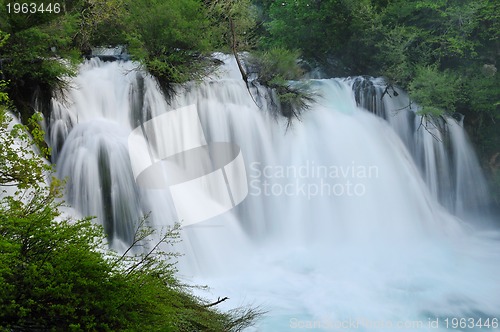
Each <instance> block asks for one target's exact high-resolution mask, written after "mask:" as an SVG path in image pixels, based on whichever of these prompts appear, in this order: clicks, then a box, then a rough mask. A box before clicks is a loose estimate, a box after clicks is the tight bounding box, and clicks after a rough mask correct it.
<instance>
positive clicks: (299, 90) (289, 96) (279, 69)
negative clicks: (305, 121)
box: [249, 48, 314, 125]
mask: <svg viewBox="0 0 500 332" xmlns="http://www.w3.org/2000/svg"><path fill="white" fill-rule="evenodd" d="M298 58H299V53H298V52H297V51H289V50H287V49H283V48H273V49H270V50H269V51H264V52H256V53H254V54H253V55H252V56H251V57H250V58H249V64H250V68H251V70H252V71H254V72H255V73H256V74H257V76H258V80H259V82H260V83H261V84H263V85H265V86H267V87H269V88H271V89H272V90H273V92H274V93H275V95H276V98H277V101H278V102H279V104H278V105H276V108H277V109H278V111H279V113H280V114H281V115H283V116H285V117H286V118H288V125H290V124H291V121H292V120H293V118H297V119H299V118H300V113H301V112H302V111H304V110H306V109H307V108H309V104H308V103H311V102H312V101H313V100H314V94H313V93H312V92H310V89H309V88H308V86H307V85H306V84H305V83H302V82H300V81H298V80H299V79H300V78H301V77H302V76H303V74H304V72H303V69H302V68H301V67H300V65H299V63H298V60H297V59H298Z"/></svg>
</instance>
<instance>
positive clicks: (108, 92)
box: [49, 59, 500, 331]
mask: <svg viewBox="0 0 500 332" xmlns="http://www.w3.org/2000/svg"><path fill="white" fill-rule="evenodd" d="M226 60H227V62H228V65H226V66H224V68H225V69H226V70H228V71H229V72H228V73H225V74H221V77H218V78H212V79H209V80H207V81H206V82H202V83H196V84H192V85H190V86H188V87H187V88H186V89H184V90H182V91H180V92H179V93H178V95H177V96H176V98H174V100H173V101H172V102H171V104H170V105H168V104H167V103H166V102H165V101H164V99H163V97H162V96H161V94H160V92H159V91H158V89H157V87H156V85H155V83H154V81H153V80H151V78H149V77H148V76H147V75H144V74H141V73H140V72H137V71H135V70H134V69H135V68H134V64H133V63H118V62H112V63H101V62H99V61H98V60H95V59H94V60H91V61H90V62H88V63H86V64H85V65H84V66H82V69H81V73H80V75H79V76H78V77H76V78H75V79H74V81H73V83H72V84H73V85H74V87H75V89H73V90H71V91H70V93H69V94H68V95H67V96H66V97H67V98H66V99H67V100H66V102H61V101H60V100H54V112H53V116H52V119H51V126H50V133H49V134H50V138H49V140H50V143H51V145H52V146H53V147H62V148H60V149H56V156H57V157H56V158H57V160H55V162H56V163H57V169H58V173H59V175H60V176H61V177H68V179H69V181H68V195H67V199H68V201H69V203H71V204H72V205H73V206H74V207H75V208H77V209H78V210H79V211H80V212H81V213H82V214H90V215H96V216H97V217H98V222H101V223H103V224H104V225H105V228H106V229H107V230H108V232H109V233H110V234H112V236H111V237H110V238H111V239H112V240H113V242H112V244H113V246H114V247H115V248H117V249H120V248H121V247H123V246H125V245H126V243H127V242H129V241H130V237H131V229H132V228H133V225H134V222H135V221H136V220H137V219H138V218H139V216H140V215H142V214H143V213H145V212H147V211H151V218H150V222H151V223H152V224H153V225H157V226H158V227H161V226H162V225H169V224H173V222H175V221H177V220H175V218H176V217H175V213H173V206H172V203H171V198H170V194H169V192H168V190H148V189H144V188H141V187H139V186H137V185H136V184H135V181H134V178H133V175H132V172H131V169H130V160H129V155H128V147H127V137H128V135H129V134H130V132H131V131H132V130H133V129H134V127H135V126H136V125H139V124H140V123H141V122H144V121H146V120H148V119H151V118H154V117H155V116H157V115H159V114H162V113H164V112H166V111H168V110H173V109H177V108H178V107H181V106H187V105H192V104H195V105H196V106H197V108H198V114H199V117H200V120H201V125H202V127H203V130H204V133H205V136H206V140H207V141H212V142H220V141H223V142H232V143H235V144H237V145H238V146H239V147H240V148H241V151H242V153H243V156H244V159H245V162H246V170H247V177H248V183H249V195H248V196H247V198H246V199H245V201H243V202H242V203H241V204H240V205H239V206H237V207H236V208H235V209H233V210H232V211H230V212H228V213H225V214H223V215H221V216H219V217H216V218H213V219H211V220H208V221H205V222H203V223H199V224H196V225H193V226H190V227H185V228H183V231H182V236H183V242H182V244H181V245H180V246H179V248H178V250H180V251H181V252H182V253H184V254H185V255H184V257H183V258H182V259H181V261H180V262H179V268H180V275H181V277H182V278H185V279H186V280H188V281H190V282H194V283H201V284H208V285H209V286H210V287H211V288H212V291H211V292H210V293H203V294H201V295H203V296H206V297H210V298H216V297H218V296H228V297H229V298H230V300H228V301H226V302H224V303H222V304H221V306H220V307H221V308H223V309H229V308H233V307H236V306H239V305H242V304H253V305H261V306H262V307H263V308H264V309H266V310H268V311H269V312H268V314H267V315H266V316H265V317H264V318H263V319H262V320H261V321H260V322H259V323H258V324H257V326H256V327H255V330H256V331H287V330H289V329H290V328H291V327H294V326H295V327H298V326H304V325H307V322H308V321H309V322H311V324H313V323H312V321H315V322H316V326H317V327H318V329H324V330H328V329H333V328H334V327H338V324H340V323H342V322H346V321H348V320H354V321H355V320H363V323H360V325H358V328H357V329H353V328H351V329H349V328H347V329H345V328H344V330H359V331H387V330H391V329H389V328H387V327H386V326H383V325H381V324H382V323H381V322H382V321H383V322H384V324H387V322H388V321H391V322H393V324H395V325H396V324H398V322H409V323H407V324H410V325H412V326H413V328H406V329H405V330H410V331H411V330H414V331H430V330H433V331H435V330H443V327H444V324H445V323H444V321H443V319H444V317H445V316H446V317H457V318H479V317H481V318H483V319H485V318H488V317H489V318H490V319H491V318H493V317H497V318H500V283H499V280H500V265H499V264H498V262H499V259H500V242H499V240H500V236H499V234H498V232H497V231H486V230H480V229H479V228H477V227H475V226H474V224H473V223H474V222H475V221H474V220H467V221H462V220H460V219H458V218H456V217H454V216H452V215H451V214H450V213H449V212H448V211H447V210H446V209H445V208H444V207H442V206H441V205H440V204H439V202H438V199H437V198H439V199H441V202H443V204H444V205H445V206H447V207H448V208H449V209H450V211H452V212H453V213H457V214H461V212H464V211H461V210H460V209H462V208H464V209H469V207H468V206H467V205H465V204H464V202H465V201H467V202H470V201H471V199H472V198H468V197H467V196H465V194H464V193H468V194H469V195H470V196H472V197H473V198H474V199H483V198H484V196H480V195H486V194H485V193H483V194H481V192H482V191H483V189H482V187H483V185H484V184H483V181H484V180H483V179H482V175H481V174H480V171H479V168H478V166H477V161H476V159H475V157H474V154H473V151H472V150H471V148H470V146H469V145H468V143H467V140H466V136H465V134H464V132H463V130H462V128H461V127H460V126H459V125H458V124H457V123H453V122H451V120H450V123H451V125H450V126H448V127H447V128H448V132H449V134H448V136H449V140H450V142H451V146H452V147H453V151H454V154H453V155H454V156H456V157H454V158H451V157H450V154H449V153H448V152H446V151H445V149H444V148H443V147H442V145H441V144H440V143H439V142H437V141H436V140H434V139H433V138H432V136H431V135H428V133H427V132H426V131H424V130H418V131H415V130H414V129H415V128H413V130H411V128H410V127H412V126H413V127H414V125H412V126H409V125H408V121H407V120H406V119H405V116H395V117H394V118H392V119H389V122H390V124H389V123H388V122H387V121H385V120H383V119H381V118H379V117H376V116H374V115H373V114H371V113H369V112H367V111H366V110H363V109H360V108H358V107H357V106H356V102H355V98H354V93H353V92H352V89H351V85H352V81H351V80H333V79H332V80H316V81H314V82H312V85H313V86H314V87H315V88H316V89H318V91H319V92H320V93H321V96H322V97H321V98H319V99H318V102H317V104H315V105H313V107H312V108H311V110H310V111H309V112H307V113H305V114H304V116H303V118H302V121H301V122H295V123H294V125H293V126H292V128H291V129H288V130H286V123H285V121H284V120H282V119H275V118H274V117H273V116H272V115H271V113H270V112H269V111H268V110H266V109H258V108H257V107H256V105H255V104H254V102H253V100H252V99H251V98H250V96H249V94H248V92H247V90H246V87H245V85H244V83H243V82H242V81H241V79H240V78H239V76H238V72H237V71H236V70H235V67H234V63H233V62H234V61H232V60H231V59H226ZM254 92H255V91H254ZM259 93H260V96H265V91H264V90H263V89H261V90H259ZM255 94H256V95H257V93H255ZM385 100H388V98H386V99H385ZM405 103H406V101H405V100H404V96H402V95H401V98H399V99H398V98H392V99H390V100H389V101H384V104H385V106H384V107H385V108H386V110H387V109H388V108H392V109H398V108H400V107H399V106H398V105H403V104H405ZM390 110H391V109H388V111H390ZM405 112H406V111H405ZM410 118H411V117H410ZM411 119H414V120H415V121H418V122H419V120H417V118H416V117H414V116H413V118H411ZM398 122H399V124H398ZM405 126H406V127H405ZM392 128H395V129H394V130H393V129H392ZM438 134H439V135H440V134H441V133H440V132H438V133H437V134H436V135H438ZM401 138H402V139H401ZM418 142H421V143H418ZM180 143H181V142H179V144H180ZM412 154H413V155H412ZM132 157H134V156H132ZM415 160H416V161H417V162H418V163H421V164H422V161H424V162H423V165H424V166H423V167H422V166H420V167H419V166H417V165H416V163H415ZM439 168H444V169H445V170H446V169H448V168H449V169H456V170H457V171H456V172H455V171H453V174H455V175H453V176H449V177H448V178H445V179H442V174H443V171H442V169H441V170H440V169H439ZM422 175H423V176H424V178H423V177H422ZM455 179H458V181H455ZM265 181H267V182H265ZM471 183H472V184H471ZM477 187H479V189H478V192H479V194H477V193H474V190H473V189H471V188H477ZM193 195H195V193H193ZM478 195H479V197H478ZM193 197H194V196H193ZM443 197H444V198H443ZM447 202H450V203H449V205H447V204H448V203H447ZM474 206H478V205H477V204H476V205H473V207H474ZM192 208H193V210H195V209H199V208H201V207H200V206H199V205H198V201H197V200H196V199H194V198H193V201H192ZM437 317H439V318H440V321H439V327H440V329H437V328H433V327H429V326H428V325H427V324H428V323H429V319H432V320H433V321H434V320H435V319H436V318H437ZM412 322H413V323H412ZM418 322H421V324H422V326H420V327H416V325H415V324H418ZM337 329H339V328H337ZM393 330H398V329H397V328H393ZM400 330H401V329H400ZM483 330H484V329H483Z"/></svg>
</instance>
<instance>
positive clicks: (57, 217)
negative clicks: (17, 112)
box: [0, 92, 259, 332]
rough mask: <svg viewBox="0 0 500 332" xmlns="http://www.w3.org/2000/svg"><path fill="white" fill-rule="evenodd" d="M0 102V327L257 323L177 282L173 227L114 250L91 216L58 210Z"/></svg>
mask: <svg viewBox="0 0 500 332" xmlns="http://www.w3.org/2000/svg"><path fill="white" fill-rule="evenodd" d="M0 100H2V108H1V109H0V174H1V177H0V190H1V192H0V252H1V255H0V331H27V330H36V331H41V330H43V331H45V330H47V331H49V330H50V331H189V332H191V331H240V330H241V329H242V328H244V327H246V326H248V325H250V324H251V323H252V322H253V321H254V319H255V318H256V317H257V316H258V315H259V313H258V312H257V311H256V310H254V309H251V308H248V309H245V308H240V309H236V310H234V311H231V312H225V313H223V312H219V311H218V310H217V309H215V307H214V306H210V304H208V303H206V302H205V301H203V300H202V299H199V298H197V297H195V296H193V295H191V293H190V292H189V289H188V288H187V287H186V286H183V285H182V284H181V283H180V282H179V281H178V280H177V279H176V278H175V265H174V262H173V261H172V258H175V257H176V255H175V254H172V253H169V252H162V251H161V250H159V247H160V246H159V244H161V245H163V246H168V245H169V244H172V243H174V242H175V241H176V240H177V238H178V229H177V228H175V227H174V228H171V229H168V230H166V231H165V233H164V234H162V236H161V240H160V242H159V243H158V244H150V243H149V242H148V241H147V239H148V238H149V236H151V235H152V234H153V231H152V230H149V229H148V228H145V227H143V225H144V223H139V226H138V228H137V232H136V236H135V241H134V243H133V244H132V245H135V244H140V245H141V246H142V247H146V248H150V249H149V250H147V251H146V252H143V253H137V254H134V255H132V254H130V253H126V255H125V254H124V255H122V256H119V255H117V254H116V253H114V252H110V251H108V250H107V249H105V244H104V239H105V237H104V233H103V230H102V228H101V227H99V226H97V225H95V224H94V223H92V222H91V220H90V219H83V220H72V219H68V218H65V217H64V216H63V215H61V213H60V212H59V207H60V206H61V204H62V203H61V202H60V201H59V196H60V195H59V192H60V189H59V187H60V185H61V182H60V181H58V180H57V179H53V180H52V181H51V185H50V186H49V185H46V184H45V183H46V182H45V179H46V178H47V177H48V176H49V175H50V171H51V166H49V165H47V164H46V163H45V162H44V161H43V159H42V158H41V157H40V156H39V155H38V154H37V153H35V152H33V149H32V143H33V142H32V140H31V139H30V136H29V135H28V132H27V128H26V127H24V126H23V125H19V124H18V125H15V126H14V128H13V129H11V128H10V127H9V121H10V117H9V116H8V115H7V114H6V111H5V107H4V106H5V103H6V102H8V100H7V98H6V95H5V93H3V92H0ZM38 130H40V128H39V127H38ZM39 133H40V132H39ZM7 190H9V191H10V192H7ZM131 249H132V250H133V249H134V248H133V247H131Z"/></svg>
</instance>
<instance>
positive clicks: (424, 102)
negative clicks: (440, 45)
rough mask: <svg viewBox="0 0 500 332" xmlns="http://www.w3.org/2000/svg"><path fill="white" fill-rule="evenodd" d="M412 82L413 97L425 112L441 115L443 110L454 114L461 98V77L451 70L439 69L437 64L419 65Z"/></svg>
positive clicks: (410, 89)
mask: <svg viewBox="0 0 500 332" xmlns="http://www.w3.org/2000/svg"><path fill="white" fill-rule="evenodd" d="M415 72H416V73H415V77H414V78H413V80H412V81H411V83H410V86H409V91H410V94H411V96H412V97H413V99H414V100H415V101H416V102H417V103H418V104H419V105H420V106H421V107H422V112H423V113H424V114H426V113H427V114H431V115H434V116H439V115H440V114H441V113H442V112H443V110H444V111H446V112H448V113H450V114H452V113H454V112H455V110H456V104H457V103H458V102H459V100H460V79H459V77H458V76H457V75H456V74H455V73H452V72H449V71H444V72H443V71H438V70H437V68H436V67H435V66H428V67H418V68H416V70H415Z"/></svg>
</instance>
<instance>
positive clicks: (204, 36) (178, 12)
mask: <svg viewBox="0 0 500 332" xmlns="http://www.w3.org/2000/svg"><path fill="white" fill-rule="evenodd" d="M125 6H126V8H127V17H126V18H125V24H126V26H127V27H128V31H127V35H126V39H127V42H128V44H129V46H130V47H129V49H130V52H131V54H132V55H133V56H134V58H135V59H136V60H139V61H141V62H142V63H143V64H144V65H145V66H146V68H147V69H148V70H149V72H150V73H151V74H153V75H154V76H156V77H157V78H158V79H159V80H160V82H161V83H162V87H164V88H167V89H168V88H169V85H171V84H174V83H183V82H186V81H188V80H191V79H196V78H199V77H200V76H203V74H204V73H205V67H206V66H208V62H205V61H204V57H203V55H204V52H206V51H207V50H208V49H209V46H210V40H209V38H208V36H209V21H208V15H207V13H206V9H205V8H204V7H203V6H202V3H201V2H200V1H197V0H182V1H178V0H168V1H160V0H133V1H132V0H129V1H125Z"/></svg>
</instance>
